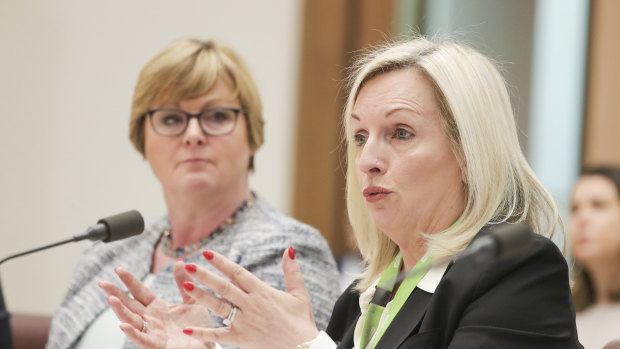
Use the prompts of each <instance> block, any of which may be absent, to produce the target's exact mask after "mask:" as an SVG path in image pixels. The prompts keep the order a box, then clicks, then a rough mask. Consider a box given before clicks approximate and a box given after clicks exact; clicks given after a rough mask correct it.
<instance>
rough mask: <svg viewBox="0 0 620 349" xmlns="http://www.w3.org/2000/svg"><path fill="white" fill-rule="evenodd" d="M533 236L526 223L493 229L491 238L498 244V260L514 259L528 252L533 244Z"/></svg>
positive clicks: (501, 225)
mask: <svg viewBox="0 0 620 349" xmlns="http://www.w3.org/2000/svg"><path fill="white" fill-rule="evenodd" d="M532 234H533V233H532V230H531V229H530V227H529V226H528V225H527V224H525V223H516V224H511V223H503V224H499V225H497V226H495V227H493V230H492V231H491V236H493V238H494V239H495V241H496V243H497V253H496V257H495V258H496V260H501V259H508V258H512V257H514V256H517V255H519V254H521V253H522V252H524V251H525V250H527V249H528V248H529V247H530V245H531V244H532V239H533V237H532Z"/></svg>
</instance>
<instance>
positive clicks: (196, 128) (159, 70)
mask: <svg viewBox="0 0 620 349" xmlns="http://www.w3.org/2000/svg"><path fill="white" fill-rule="evenodd" d="M261 108H262V107H261V101H260V98H259V95H258V91H257V89H256V86H255V84H254V82H253V79H252V77H251V75H250V73H249V70H248V68H247V67H246V65H245V64H244V62H243V61H242V60H241V59H240V57H239V56H238V55H237V54H236V53H235V52H234V51H232V50H231V49H230V48H228V47H226V46H224V45H223V44H221V43H218V42H215V41H206V42H202V41H197V40H191V39H184V40H179V41H177V42H174V43H172V44H171V45H170V46H168V47H167V48H165V49H164V50H163V51H161V52H160V53H159V54H158V55H156V56H155V57H154V58H153V59H152V60H151V61H150V62H149V63H147V64H146V66H145V67H144V68H143V69H142V72H141V73H140V76H139V78H138V82H137V85H136V88H135V93H134V97H133V103H132V107H131V117H130V139H131V141H132V142H133V145H134V146H135V148H136V149H137V150H138V152H140V153H141V154H142V155H143V156H144V158H145V159H146V160H147V161H148V163H149V165H150V166H151V169H152V170H153V173H154V174H155V176H156V177H157V179H158V180H159V182H160V183H161V186H162V190H163V194H164V198H165V202H166V205H167V209H168V212H167V213H166V214H164V215H162V216H161V217H157V218H155V219H152V220H151V221H150V222H149V223H147V225H146V228H145V231H144V233H143V234H141V235H140V236H137V237H134V238H131V239H128V240H124V241H120V242H117V243H112V244H95V245H94V246H93V247H92V248H90V249H88V250H87V251H86V252H85V253H84V254H83V257H82V258H81V260H80V261H79V263H78V266H77V268H76V270H75V274H74V279H73V282H72V283H71V286H70V288H69V291H68V293H67V295H66V297H65V298H64V301H63V302H62V305H61V308H60V309H59V310H58V311H57V313H56V314H55V316H54V319H53V321H52V326H51V330H50V335H49V340H48V344H47V347H48V348H69V347H75V348H97V347H102V348H103V347H105V348H120V347H125V348H127V347H134V346H135V344H133V343H131V342H130V341H128V342H127V343H125V336H124V335H123V333H122V332H121V330H119V328H118V325H119V322H118V320H117V319H116V318H115V316H114V314H113V312H112V308H115V307H117V306H118V303H117V302H115V299H114V298H112V297H111V298H110V299H106V294H105V293H104V292H103V291H102V290H101V288H100V287H103V288H106V287H107V288H110V287H112V285H113V283H112V281H114V280H118V277H117V275H118V276H120V277H121V279H123V278H125V277H126V275H128V274H129V273H131V274H133V275H135V277H137V278H138V279H139V280H140V281H142V282H143V283H144V284H146V285H148V286H149V287H150V289H151V290H152V293H151V294H149V298H148V299H145V298H140V297H136V299H135V300H133V302H134V303H133V305H134V306H135V307H136V309H140V310H141V312H140V314H141V316H140V317H130V318H124V319H123V321H124V322H129V323H131V324H133V325H135V326H137V327H139V328H140V330H141V331H143V332H148V331H149V329H154V328H156V327H157V326H159V323H158V321H161V320H163V321H166V322H167V323H168V324H172V325H174V326H175V327H178V328H179V331H178V333H181V330H180V329H182V328H183V326H184V324H188V323H187V321H190V323H191V322H198V323H200V324H203V325H204V326H209V327H210V326H215V327H221V326H223V325H224V323H228V322H227V321H223V320H222V319H221V318H219V317H217V316H213V317H212V318H211V317H210V316H209V313H208V312H207V311H206V309H205V308H202V307H194V308H191V304H192V303H193V300H191V298H189V297H187V296H182V292H181V291H180V288H181V289H182V284H183V282H185V281H188V280H186V279H184V277H185V276H184V275H185V274H183V273H182V272H184V269H183V263H182V262H177V263H176V267H175V261H177V260H181V261H184V262H187V263H193V264H195V265H196V264H197V265H201V266H203V267H205V268H209V266H208V264H207V263H206V262H205V261H204V258H203V257H202V255H201V254H200V252H201V251H202V250H204V249H209V250H215V251H218V252H219V253H221V254H223V255H225V256H226V257H227V258H229V259H231V260H234V261H235V262H237V263H239V264H240V265H242V266H243V267H244V268H246V269H247V270H249V271H250V272H252V273H253V274H254V275H256V276H257V277H258V278H260V279H261V280H263V281H264V282H265V283H267V284H268V285H270V286H272V287H275V288H276V289H284V288H285V285H284V279H283V276H282V270H281V268H280V260H281V256H282V253H283V252H284V251H285V250H286V249H287V248H288V247H289V246H294V248H295V250H296V251H297V261H298V262H299V263H300V265H301V268H302V272H303V276H304V278H305V280H306V282H307V284H308V287H309V289H310V290H311V291H310V294H311V299H312V305H313V309H314V319H315V320H316V325H317V326H318V327H319V328H325V327H326V325H327V322H328V320H329V314H330V312H331V309H332V307H333V304H334V301H335V299H336V298H337V295H338V293H339V287H338V275H337V271H336V266H335V263H334V260H333V257H332V255H331V252H330V251H329V248H328V245H327V243H326V242H325V240H324V239H323V238H322V237H321V235H320V234H319V232H318V231H317V230H315V229H313V228H312V227H309V226H307V225H304V224H302V223H300V222H298V221H296V220H294V219H292V218H290V217H288V216H286V215H284V214H283V213H282V212H279V211H278V210H276V209H275V208H274V207H272V206H271V205H269V204H268V203H267V202H265V200H263V199H262V198H261V197H260V196H259V195H257V194H256V193H254V192H253V191H251V189H250V187H249V184H248V176H249V173H250V172H251V171H252V170H253V169H254V155H255V153H256V151H257V150H258V149H259V148H260V146H261V145H262V144H263V116H262V110H261ZM211 270H215V269H211ZM102 280H108V281H102ZM116 296H118V297H123V296H122V295H120V294H117V295H116ZM108 300H109V302H108ZM108 303H109V304H110V305H111V307H109V306H108V305H109V304H108ZM181 303H184V306H186V307H185V308H183V307H179V306H177V305H175V304H181ZM188 305H189V306H190V307H189V308H190V309H193V310H191V311H187V310H186V309H188V307H187V306H188ZM234 316H235V314H234V313H232V314H231V317H234ZM224 320H226V319H224ZM211 323H212V324H211ZM177 337H178V336H177ZM184 337H185V338H181V339H180V340H181V342H183V340H187V336H184ZM157 340H158V341H159V344H161V345H164V344H165V343H166V342H167V341H175V340H177V339H176V338H175V337H174V336H170V337H168V336H160V337H158V339H157ZM177 343H178V341H177Z"/></svg>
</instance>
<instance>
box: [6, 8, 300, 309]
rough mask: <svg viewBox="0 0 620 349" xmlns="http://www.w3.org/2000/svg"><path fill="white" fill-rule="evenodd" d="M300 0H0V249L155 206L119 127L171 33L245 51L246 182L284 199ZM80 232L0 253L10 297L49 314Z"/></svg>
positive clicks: (151, 211)
mask: <svg viewBox="0 0 620 349" xmlns="http://www.w3.org/2000/svg"><path fill="white" fill-rule="evenodd" d="M300 11H301V1H296V0H267V1H211V0H209V1H206V0H205V1H203V0H181V1H164V0H132V1H121V0H111V1H103V2H101V1H78V0H58V1H44V0H25V1H0V43H2V44H1V46H0V52H1V54H0V96H1V97H0V163H1V166H2V170H1V171H0V222H2V229H1V230H0V236H1V238H0V256H6V255H9V254H11V253H13V252H18V251H21V250H24V249H27V248H31V247H35V246H38V245H41V244H44V243H48V242H53V241H56V240H60V239H65V238H69V237H71V236H72V235H74V234H78V233H82V232H83V231H84V230H85V229H86V228H87V227H88V226H90V225H92V224H94V223H96V221H97V220H98V219H99V218H101V217H105V216H108V215H112V214H115V213H118V212H122V211H125V210H128V209H133V208H135V209H138V210H139V211H140V212H142V214H143V215H144V216H145V217H149V216H152V215H156V214H160V213H163V212H164V202H163V197H162V194H161V189H160V186H159V183H158V182H157V180H156V179H155V178H154V176H153V175H152V173H151V170H150V168H149V166H148V164H147V163H146V162H145V161H144V160H143V159H142V157H141V156H140V155H139V154H138V153H137V152H136V151H134V149H133V146H132V145H131V143H130V142H129V139H128V121H129V108H130V103H131V98H132V94H133V88H134V86H135V82H136V79H137V77H138V73H139V71H140V69H141V68H142V66H143V65H144V64H145V63H146V62H147V61H148V60H149V59H150V58H151V57H153V56H154V55H155V53H157V52H158V51H160V50H161V49H163V48H164V47H165V46H167V45H168V44H169V43H170V42H172V41H174V40H175V39H178V38H181V37H188V36H189V37H196V38H202V39H206V38H214V39H219V40H222V41H224V42H225V43H227V44H228V45H230V46H232V47H233V48H234V49H236V50H237V51H238V52H239V53H240V54H241V56H242V57H243V58H245V60H246V62H247V63H248V65H249V67H250V70H251V71H252V73H253V75H254V77H255V79H256V82H257V84H258V88H259V90H260V91H261V97H262V99H263V105H264V114H265V118H266V122H267V124H266V130H265V133H266V142H265V145H264V146H263V148H262V149H261V150H260V151H259V152H258V154H257V157H256V173H255V174H254V175H253V176H251V183H252V187H253V188H255V189H256V191H257V192H259V193H260V194H261V195H264V196H265V197H266V198H267V199H268V200H269V201H270V202H271V203H272V204H274V205H275V206H277V207H279V208H280V209H282V210H284V211H286V212H290V209H289V206H290V202H291V195H290V192H291V190H290V187H291V178H292V175H291V172H292V149H293V148H292V144H293V142H294V137H293V136H294V132H293V131H292V130H294V129H295V117H294V113H295V105H296V102H295V100H296V97H297V96H296V93H295V90H296V86H297V70H298V63H297V62H298V52H299V50H298V46H299V30H300V18H301V13H300ZM88 244H89V242H81V243H78V244H72V245H67V246H63V247H58V248H55V249H53V250H49V251H45V252H41V253H38V254H36V255H31V256H26V257H22V258H21V259H16V260H12V261H9V262H7V263H6V264H4V265H2V270H1V277H2V286H3V289H4V291H5V298H6V302H7V306H8V308H9V310H12V311H28V312H38V313H52V312H53V311H54V310H55V309H56V308H57V307H58V305H59V303H60V301H61V298H62V296H63V294H64V292H65V290H66V288H67V287H68V283H69V281H70V277H71V274H72V271H73V268H74V266H75V263H76V261H77V258H78V256H79V254H80V252H81V251H82V250H83V249H84V248H85V247H86V246H88Z"/></svg>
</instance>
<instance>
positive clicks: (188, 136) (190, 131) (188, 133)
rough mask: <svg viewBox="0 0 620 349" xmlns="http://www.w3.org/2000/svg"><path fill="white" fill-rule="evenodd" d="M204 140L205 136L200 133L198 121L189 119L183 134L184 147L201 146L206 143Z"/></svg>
mask: <svg viewBox="0 0 620 349" xmlns="http://www.w3.org/2000/svg"><path fill="white" fill-rule="evenodd" d="M206 140H207V138H206V135H205V133H204V132H202V128H201V127H200V123H199V121H198V119H197V118H191V119H190V120H189V122H188V124H187V128H186V129H185V132H184V133H183V142H184V143H185V144H186V145H203V144H205V143H206Z"/></svg>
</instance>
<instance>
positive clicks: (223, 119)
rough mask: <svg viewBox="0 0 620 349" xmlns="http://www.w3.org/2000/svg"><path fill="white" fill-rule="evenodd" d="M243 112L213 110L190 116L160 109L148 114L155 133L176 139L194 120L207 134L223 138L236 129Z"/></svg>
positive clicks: (170, 109)
mask: <svg viewBox="0 0 620 349" xmlns="http://www.w3.org/2000/svg"><path fill="white" fill-rule="evenodd" d="M241 112H245V111H244V110H242V109H237V108H212V109H205V110H203V111H201V112H200V113H198V114H190V113H187V112H185V111H183V110H180V109H175V108H159V109H151V110H149V111H147V112H146V114H147V115H148V116H149V117H150V118H151V126H152V127H153V131H155V132H156V133H157V134H158V135H161V136H166V137H174V136H178V135H180V134H182V133H183V132H185V130H186V129H187V125H188V124H189V120H191V119H192V118H196V119H198V124H200V128H201V129H202V132H204V133H205V134H207V135H210V136H223V135H227V134H229V133H231V132H232V130H234V129H235V125H236V124H237V119H238V117H239V113H241Z"/></svg>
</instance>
